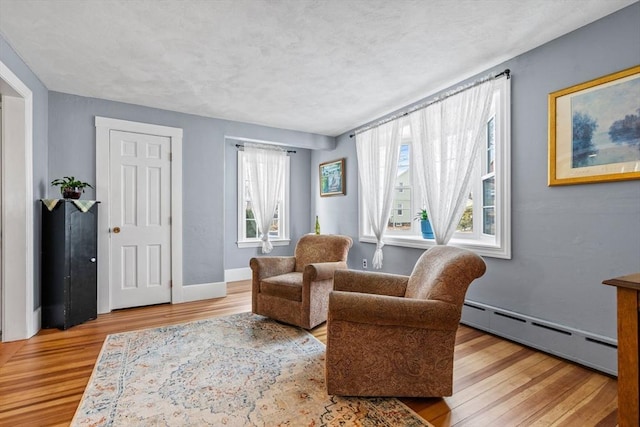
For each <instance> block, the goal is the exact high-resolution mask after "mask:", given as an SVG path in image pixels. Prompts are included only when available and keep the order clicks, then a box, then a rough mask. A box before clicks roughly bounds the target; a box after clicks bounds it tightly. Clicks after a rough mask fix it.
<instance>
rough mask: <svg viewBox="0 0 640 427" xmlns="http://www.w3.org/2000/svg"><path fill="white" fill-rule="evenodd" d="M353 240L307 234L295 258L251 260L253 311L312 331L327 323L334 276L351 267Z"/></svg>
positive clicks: (299, 242) (298, 246) (342, 237)
mask: <svg viewBox="0 0 640 427" xmlns="http://www.w3.org/2000/svg"><path fill="white" fill-rule="evenodd" d="M352 244H353V240H352V239H351V237H348V236H340V235H324V234H322V235H313V234H311V235H305V236H303V237H301V238H300V240H299V241H298V244H297V245H296V249H295V254H294V256H281V257H267V256H265V257H258V258H251V261H250V262H249V265H250V266H251V270H252V272H253V279H252V292H251V308H252V311H253V312H254V313H256V314H260V315H263V316H267V317H270V318H272V319H276V320H279V321H281V322H284V323H289V324H291V325H296V326H300V327H302V328H305V329H312V328H314V327H315V326H317V325H319V324H320V323H323V322H325V321H326V320H327V307H328V304H329V293H330V292H331V290H332V289H333V273H334V271H336V270H338V269H346V268H347V255H348V254H349V248H351V245H352Z"/></svg>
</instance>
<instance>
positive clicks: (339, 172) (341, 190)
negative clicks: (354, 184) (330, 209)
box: [320, 159, 346, 197]
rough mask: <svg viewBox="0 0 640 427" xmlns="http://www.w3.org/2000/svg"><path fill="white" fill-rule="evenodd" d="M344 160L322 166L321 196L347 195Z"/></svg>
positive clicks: (322, 164)
mask: <svg viewBox="0 0 640 427" xmlns="http://www.w3.org/2000/svg"><path fill="white" fill-rule="evenodd" d="M344 175H345V172H344V159H340V160H334V161H332V162H325V163H321V164H320V196H322V197H326V196H337V195H344V194H346V191H345V179H344Z"/></svg>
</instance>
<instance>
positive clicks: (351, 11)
mask: <svg viewBox="0 0 640 427" xmlns="http://www.w3.org/2000/svg"><path fill="white" fill-rule="evenodd" d="M635 1H636V0H562V1H559V0H518V1H513V0H458V1H452V0H418V1H413V0H324V1H320V0H271V1H266V0H123V1H120V0H49V1H45V0H0V33H1V34H2V36H3V37H4V38H5V39H6V40H7V41H8V42H9V43H10V44H11V45H12V46H13V48H14V49H15V50H16V51H17V52H18V53H19V55H20V56H21V57H22V58H23V60H24V61H25V62H26V63H27V65H28V66H29V67H30V68H31V69H32V70H33V71H34V72H35V73H36V75H37V76H38V77H39V78H40V79H41V80H42V82H43V83H44V84H45V85H46V86H47V88H48V89H50V90H53V91H58V92H65V93H71V94H77V95H82V96H88V97H96V98H103V99H110V100H115V101H122V102H128V103H132V104H139V105H146V106H150V107H156V108H162V109H167V110H173V111H180V112H184V113H190V114H197V115H201V116H207V117H217V118H223V119H229V120H237V121H242V122H249V123H256V124H262V125H268V126H274V127H279V128H285V129H294V130H300V131H306V132H312V133H319V134H324V135H331V136H333V135H338V134H341V133H343V132H345V131H347V130H350V129H352V128H355V127H357V126H359V125H362V124H364V123H366V122H368V121H371V120H374V119H376V118H378V117H380V116H382V115H383V114H385V113H388V112H390V111H393V110H395V109H397V108H400V107H402V106H405V105H407V104H410V103H411V102H414V101H417V100H419V99H421V98H424V97H425V96H428V95H429V94H431V93H433V92H435V91H436V90H439V89H443V88H444V87H446V86H448V85H451V84H455V83H456V82H459V81H461V80H463V79H465V78H467V77H470V76H472V75H474V74H476V73H479V72H482V71H483V70H486V69H488V68H490V67H492V66H495V65H497V64H499V63H501V62H503V61H505V60H507V59H510V58H512V57H514V56H516V55H518V54H521V53H523V52H526V51H527V50H530V49H532V48H534V47H536V46H539V45H541V44H543V43H545V42H547V41H550V40H552V39H554V38H556V37H558V36H561V35H563V34H566V33H568V32H570V31H572V30H574V29H576V28H579V27H582V26H584V25H586V24H588V23H590V22H593V21H595V20H597V19H599V18H601V17H603V16H605V15H608V14H610V13H612V12H614V11H616V10H618V9H621V8H622V7H624V6H627V5H629V4H632V3H634V2H635Z"/></svg>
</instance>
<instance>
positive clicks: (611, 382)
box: [0, 282, 617, 427]
mask: <svg viewBox="0 0 640 427" xmlns="http://www.w3.org/2000/svg"><path fill="white" fill-rule="evenodd" d="M250 292H251V291H250V284H249V282H236V283H233V284H230V285H229V292H228V296H227V297H226V298H221V299H214V300H207V301H197V302H192V303H185V304H177V305H158V306H152V307H144V308H135V309H127V310H118V311H114V312H112V313H110V314H106V315H100V316H99V317H98V319H97V320H93V321H89V322H86V323H84V324H82V325H78V326H74V327H72V328H70V329H68V330H66V331H59V330H57V329H47V330H42V331H41V332H40V333H38V335H36V336H35V337H33V338H31V339H29V340H25V341H18V342H13V343H4V344H0V426H22V425H24V426H49V425H68V424H69V422H70V421H71V418H72V417H73V414H74V412H75V410H76V407H77V406H78V403H79V401H80V398H81V397H82V393H83V391H84V388H85V386H86V384H87V382H88V381H89V377H90V375H91V372H92V370H93V366H94V363H95V361H96V358H97V357H98V354H99V353H100V349H101V347H102V343H103V341H104V339H105V337H106V336H107V335H108V334H112V333H117V332H123V331H130V330H134V329H142V328H150V327H156V326H162V325H168V324H172V323H182V322H188V321H192V320H197V319H204V318H208V317H216V316H224V315H229V314H234V313H240V312H245V311H250V310H251V293H250ZM312 333H313V335H315V336H316V337H317V338H318V339H319V340H321V341H323V342H325V340H326V328H325V326H324V325H323V326H320V327H318V328H316V329H314V330H313V331H312ZM616 383H617V382H616V380H615V378H611V377H608V376H606V375H602V374H599V373H597V372H595V371H592V370H589V369H586V368H583V367H581V366H579V365H575V364H572V363H569V362H566V361H563V360H561V359H558V358H555V357H552V356H549V355H546V354H544V353H540V352H537V351H534V350H532V349H529V348H526V347H523V346H521V345H518V344H514V343H512V342H510V341H506V340H503V339H500V338H497V337H495V336H493V335H489V334H486V333H483V332H481V331H478V330H475V329H472V328H469V327H466V326H461V327H460V329H459V331H458V335H457V341H456V353H455V372H454V395H453V396H451V397H447V398H444V399H436V398H429V399H402V401H403V402H405V403H406V404H407V405H408V406H410V407H411V408H412V409H413V410H415V411H416V412H417V413H419V414H420V415H421V416H422V417H423V418H425V419H426V420H428V421H430V422H431V423H433V424H434V425H435V426H436V427H441V426H474V427H476V426H477V427H481V426H498V427H505V426H529V425H535V426H550V425H557V426H580V427H584V426H615V425H616V416H617V390H616V386H617V384H616Z"/></svg>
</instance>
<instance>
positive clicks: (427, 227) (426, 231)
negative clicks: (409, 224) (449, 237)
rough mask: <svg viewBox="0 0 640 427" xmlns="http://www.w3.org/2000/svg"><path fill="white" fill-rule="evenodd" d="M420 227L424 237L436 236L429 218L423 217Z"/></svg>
mask: <svg viewBox="0 0 640 427" xmlns="http://www.w3.org/2000/svg"><path fill="white" fill-rule="evenodd" d="M420 228H421V230H422V238H423V239H433V238H435V236H434V235H433V228H431V222H429V220H428V219H423V220H421V221H420Z"/></svg>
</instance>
